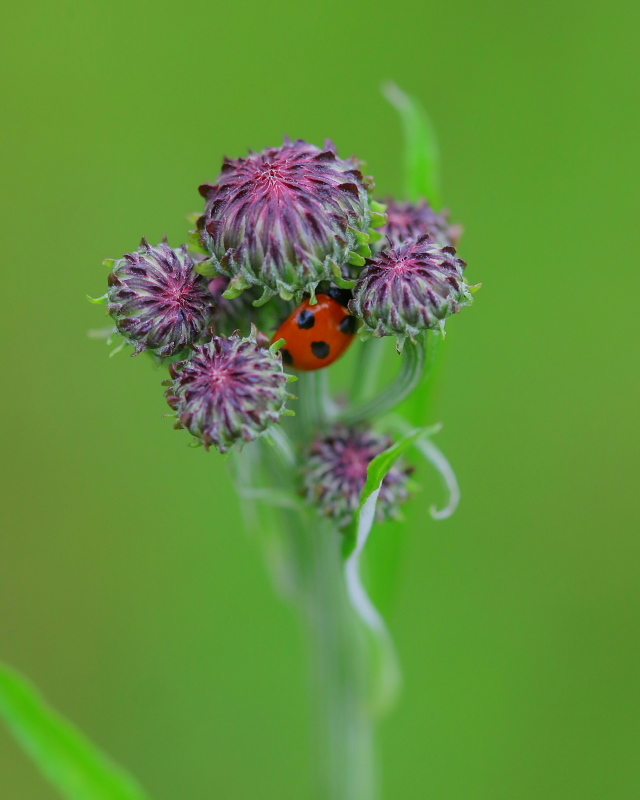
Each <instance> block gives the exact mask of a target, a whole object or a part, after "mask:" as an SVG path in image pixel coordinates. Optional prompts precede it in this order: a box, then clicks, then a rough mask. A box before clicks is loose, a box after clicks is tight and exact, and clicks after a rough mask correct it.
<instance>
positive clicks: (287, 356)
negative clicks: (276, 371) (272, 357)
mask: <svg viewBox="0 0 640 800" xmlns="http://www.w3.org/2000/svg"><path fill="white" fill-rule="evenodd" d="M280 352H281V353H282V361H283V362H284V363H285V364H286V365H287V366H288V367H290V366H291V365H292V364H293V356H292V355H291V353H290V352H289V351H288V350H287V348H286V347H283V348H282V350H280Z"/></svg>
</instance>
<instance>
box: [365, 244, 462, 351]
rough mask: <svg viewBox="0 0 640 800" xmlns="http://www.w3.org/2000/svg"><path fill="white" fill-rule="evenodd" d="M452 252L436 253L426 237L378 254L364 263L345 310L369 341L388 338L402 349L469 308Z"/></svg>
mask: <svg viewBox="0 0 640 800" xmlns="http://www.w3.org/2000/svg"><path fill="white" fill-rule="evenodd" d="M455 253H456V251H455V248H454V247H451V246H446V247H442V248H441V247H437V246H436V245H435V244H434V242H433V241H432V240H431V238H430V237H429V236H419V237H418V238H417V239H410V240H408V241H407V242H405V244H403V245H400V246H396V247H392V248H390V249H388V250H383V251H382V252H381V253H379V254H378V255H377V256H376V257H375V258H373V259H370V260H368V261H367V266H366V267H365V268H364V270H363V271H362V274H361V275H360V277H359V278H358V281H357V282H356V285H355V287H354V290H353V300H352V301H351V303H350V304H349V308H350V310H351V311H352V312H353V313H354V314H356V315H357V316H359V317H361V318H362V319H363V320H364V330H368V331H370V332H371V333H372V334H373V335H374V336H393V335H395V336H396V338H397V340H398V348H399V349H402V345H403V343H404V340H405V339H406V338H407V337H409V338H410V339H412V340H414V339H415V337H416V336H417V335H418V334H419V333H420V331H423V330H426V329H427V328H442V327H443V325H444V320H445V319H446V318H447V317H448V316H449V315H450V314H454V313H456V312H457V311H459V310H460V308H461V307H462V306H463V305H468V304H469V303H470V302H471V293H470V291H469V287H468V286H467V284H466V283H465V282H464V280H463V277H462V274H463V271H464V268H465V266H466V264H465V262H464V261H462V259H460V258H456V255H455Z"/></svg>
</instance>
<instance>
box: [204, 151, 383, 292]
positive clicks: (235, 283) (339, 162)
mask: <svg viewBox="0 0 640 800" xmlns="http://www.w3.org/2000/svg"><path fill="white" fill-rule="evenodd" d="M371 186H372V184H371V182H370V179H368V178H365V177H363V175H362V173H361V172H360V169H359V162H358V161H357V160H356V159H354V158H349V159H342V158H339V156H338V155H337V152H336V149H335V145H334V144H333V143H332V142H331V141H330V140H327V141H326V143H325V148H324V150H321V149H320V148H318V147H316V146H315V145H312V144H308V143H307V142H305V141H303V140H302V139H298V140H297V141H295V142H292V141H290V140H289V139H285V142H284V144H283V145H282V146H281V147H270V148H268V149H266V150H263V151H262V152H261V153H251V154H250V155H249V156H248V157H247V158H236V159H229V158H227V159H225V161H224V163H223V166H222V172H221V174H220V176H219V177H218V179H217V182H216V183H214V184H204V185H203V186H201V187H200V193H201V194H202V195H203V197H204V198H205V199H206V201H207V202H206V209H205V213H204V215H203V216H202V217H201V218H200V219H199V220H198V228H199V230H200V241H201V243H202V245H203V246H204V247H205V249H206V250H207V251H208V252H209V253H210V254H211V257H210V259H209V263H208V264H207V262H206V261H205V262H203V264H202V265H200V266H199V269H200V270H201V271H203V273H204V274H208V275H214V274H221V275H226V276H227V277H229V278H231V284H230V287H229V290H228V291H227V293H226V294H227V297H232V296H234V295H237V294H239V293H240V292H242V291H244V290H245V289H246V288H248V287H249V286H259V287H261V288H262V290H263V296H262V301H263V302H266V300H268V299H269V298H270V297H272V296H273V295H275V294H279V295H280V296H281V297H282V298H283V299H285V300H290V299H291V298H292V297H293V298H295V299H296V300H299V299H300V298H301V296H302V295H303V294H304V293H308V294H310V295H313V294H314V291H315V288H316V286H317V285H318V283H319V281H321V280H335V279H336V278H338V280H342V279H343V278H344V276H345V273H346V270H347V267H346V265H347V263H348V262H351V263H353V264H356V265H358V266H362V265H363V264H364V258H365V257H366V256H367V255H369V254H370V251H369V248H368V241H369V238H370V226H372V225H373V226H379V225H382V224H384V222H385V221H386V217H385V216H384V215H383V214H381V213H380V210H381V209H382V208H383V207H382V206H379V204H374V205H373V207H372V205H371V200H370V196H369V190H370V189H371Z"/></svg>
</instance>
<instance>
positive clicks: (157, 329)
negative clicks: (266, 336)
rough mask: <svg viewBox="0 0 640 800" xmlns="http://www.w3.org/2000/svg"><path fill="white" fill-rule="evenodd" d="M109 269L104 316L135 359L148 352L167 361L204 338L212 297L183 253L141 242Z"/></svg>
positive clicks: (182, 249) (163, 246)
mask: <svg viewBox="0 0 640 800" xmlns="http://www.w3.org/2000/svg"><path fill="white" fill-rule="evenodd" d="M108 263H110V264H112V269H113V271H112V273H111V274H110V275H109V290H108V292H107V300H108V309H109V314H110V315H111V317H112V318H113V320H114V322H115V324H116V327H117V329H118V332H119V333H121V334H122V336H124V338H125V339H126V340H127V341H128V342H129V343H130V344H132V345H133V346H134V347H135V353H134V355H138V353H141V352H142V351H143V350H152V351H153V352H154V353H155V354H156V355H158V356H160V357H166V356H170V355H173V354H174V353H175V352H178V351H180V350H182V349H183V348H184V347H186V346H188V345H190V344H193V343H194V342H198V341H202V339H203V338H206V336H207V326H208V325H209V322H210V320H211V316H212V314H213V311H214V308H213V297H212V295H211V293H210V292H209V290H208V287H207V281H206V280H205V279H204V278H203V277H202V276H201V275H198V273H197V272H195V270H194V268H193V267H194V262H193V261H192V259H191V257H190V256H189V255H188V253H187V250H186V247H181V248H179V249H177V250H174V249H173V248H171V247H169V244H168V243H167V242H162V243H161V244H159V245H157V246H156V247H151V246H150V245H149V243H148V242H147V241H146V239H143V240H142V244H141V246H140V248H139V249H138V250H137V251H136V252H135V253H129V254H128V255H125V256H124V257H123V258H121V259H119V260H117V261H113V262H111V261H110V262H108Z"/></svg>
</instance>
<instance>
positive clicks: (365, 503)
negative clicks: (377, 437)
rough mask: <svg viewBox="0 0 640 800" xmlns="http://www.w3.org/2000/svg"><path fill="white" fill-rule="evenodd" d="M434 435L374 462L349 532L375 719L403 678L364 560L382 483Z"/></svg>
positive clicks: (351, 582)
mask: <svg viewBox="0 0 640 800" xmlns="http://www.w3.org/2000/svg"><path fill="white" fill-rule="evenodd" d="M430 432H431V429H429V428H417V429H416V430H412V431H410V432H409V433H407V434H406V435H405V436H403V437H402V438H401V439H400V440H399V441H397V442H395V444H392V445H391V447H389V448H387V449H386V450H385V451H384V452H382V453H380V455H378V456H376V457H375V458H374V459H373V461H371V463H370V464H369V468H368V470H367V481H366V483H365V485H364V488H363V490H362V494H361V495H360V505H359V507H358V510H357V511H356V515H355V519H354V521H353V524H352V525H351V527H350V528H349V529H348V530H347V531H346V532H345V538H344V544H343V557H344V558H345V564H344V571H345V582H346V586H347V594H348V596H349V600H350V602H351V605H352V607H353V609H354V611H355V612H356V614H357V615H358V617H359V619H360V621H361V622H362V624H363V625H364V626H365V628H366V630H367V632H368V633H369V639H370V642H371V647H372V659H371V662H372V665H373V666H372V675H371V687H370V711H371V713H372V714H373V715H375V716H381V715H382V714H383V713H384V712H386V711H387V710H388V709H389V708H390V707H391V706H392V705H393V702H394V700H395V698H396V696H397V694H398V690H399V688H400V681H401V677H400V667H399V665H398V659H397V656H396V651H395V647H394V644H393V640H392V639H391V635H390V633H389V631H388V629H387V626H386V624H385V622H384V619H383V618H382V616H381V614H380V613H379V611H378V610H377V608H376V607H375V606H374V604H373V603H372V601H371V598H370V597H369V594H368V592H367V590H366V588H365V586H364V584H363V582H362V576H361V559H362V555H363V552H364V548H365V545H366V543H367V540H368V538H369V534H370V532H371V527H372V526H373V522H374V520H375V513H376V503H377V500H378V495H379V493H380V487H381V486H382V481H383V480H384V478H385V476H386V474H387V473H388V472H389V470H390V469H391V467H392V466H393V465H394V464H395V462H396V461H397V460H398V458H400V456H401V455H402V453H403V452H404V451H405V450H406V449H407V448H408V447H410V446H411V445H412V444H413V443H414V442H415V441H416V440H417V439H419V438H420V437H422V436H425V435H428V434H429V433H430Z"/></svg>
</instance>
